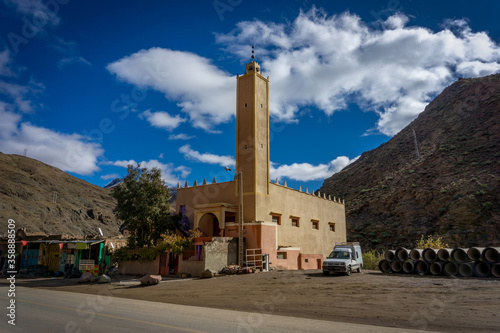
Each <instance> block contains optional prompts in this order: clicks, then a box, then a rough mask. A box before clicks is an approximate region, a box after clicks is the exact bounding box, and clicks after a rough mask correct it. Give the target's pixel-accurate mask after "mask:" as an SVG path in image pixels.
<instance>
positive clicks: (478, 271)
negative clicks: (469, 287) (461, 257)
mask: <svg viewBox="0 0 500 333" xmlns="http://www.w3.org/2000/svg"><path fill="white" fill-rule="evenodd" d="M490 273H491V266H490V265H488V264H487V263H485V262H484V261H479V262H477V263H476V265H474V274H475V275H476V276H479V277H487V276H488V275H490Z"/></svg>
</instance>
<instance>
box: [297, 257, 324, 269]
mask: <svg viewBox="0 0 500 333" xmlns="http://www.w3.org/2000/svg"><path fill="white" fill-rule="evenodd" d="M318 260H319V263H318ZM322 263H323V255H322V254H303V253H301V254H300V256H299V269H321V264H322Z"/></svg>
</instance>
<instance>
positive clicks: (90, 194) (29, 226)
mask: <svg viewBox="0 0 500 333" xmlns="http://www.w3.org/2000/svg"><path fill="white" fill-rule="evenodd" d="M55 192H57V194H55ZM110 193H111V192H110V190H109V189H103V188H101V187H99V186H95V185H92V184H90V183H88V182H86V181H84V180H81V179H78V178H76V177H73V176H71V175H69V174H67V173H65V172H63V171H61V170H59V169H57V168H54V167H52V166H49V165H46V164H44V163H42V162H40V161H37V160H34V159H31V158H27V157H22V156H19V155H6V154H2V153H0V220H2V221H7V220H8V219H14V220H15V221H16V228H22V227H25V228H26V231H27V232H28V233H44V234H66V235H68V236H72V237H82V236H84V235H99V229H98V228H101V229H102V231H103V233H104V236H106V237H110V236H113V235H118V234H119V230H118V228H119V226H120V224H121V223H120V222H119V221H118V220H117V219H116V217H115V216H114V214H113V208H114V207H115V205H116V201H115V199H114V198H113V197H111V195H110ZM56 195H57V198H55V196H56ZM54 199H56V200H55V202H53V201H54ZM5 223H6V222H5ZM5 232H6V229H4V230H2V231H0V233H1V234H2V235H3V236H5Z"/></svg>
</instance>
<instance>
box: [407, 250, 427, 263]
mask: <svg viewBox="0 0 500 333" xmlns="http://www.w3.org/2000/svg"><path fill="white" fill-rule="evenodd" d="M422 252H424V250H422V249H413V250H411V251H410V259H411V260H415V261H417V260H420V259H422Z"/></svg>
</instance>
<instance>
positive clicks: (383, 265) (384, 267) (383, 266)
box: [378, 259, 391, 273]
mask: <svg viewBox="0 0 500 333" xmlns="http://www.w3.org/2000/svg"><path fill="white" fill-rule="evenodd" d="M378 269H379V270H380V271H381V272H382V273H390V272H391V263H390V262H388V261H387V260H385V259H382V260H380V262H379V263H378Z"/></svg>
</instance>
